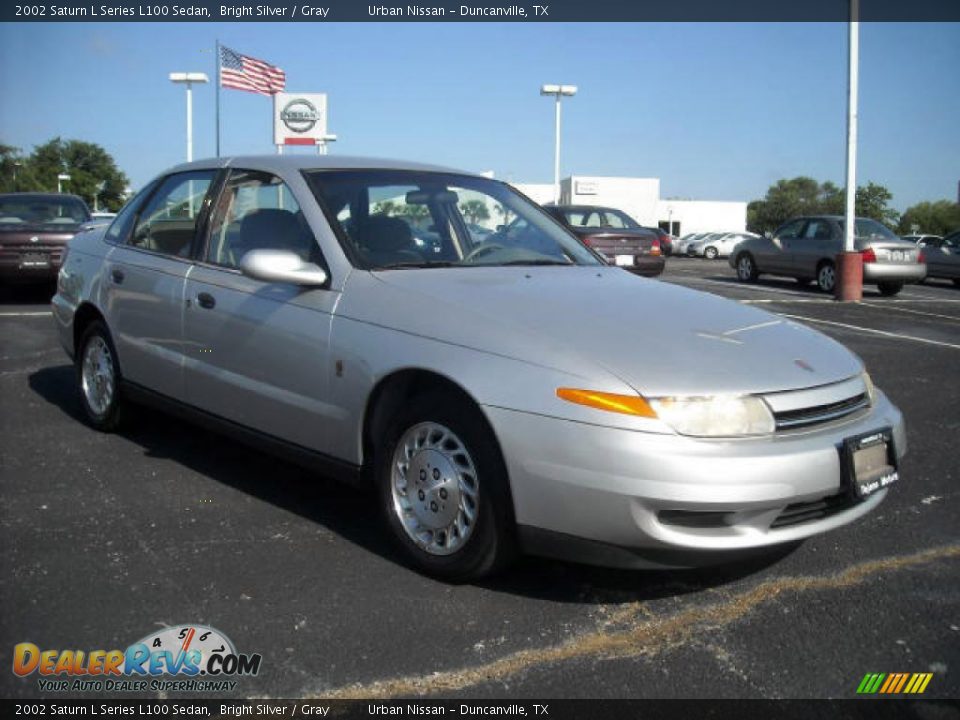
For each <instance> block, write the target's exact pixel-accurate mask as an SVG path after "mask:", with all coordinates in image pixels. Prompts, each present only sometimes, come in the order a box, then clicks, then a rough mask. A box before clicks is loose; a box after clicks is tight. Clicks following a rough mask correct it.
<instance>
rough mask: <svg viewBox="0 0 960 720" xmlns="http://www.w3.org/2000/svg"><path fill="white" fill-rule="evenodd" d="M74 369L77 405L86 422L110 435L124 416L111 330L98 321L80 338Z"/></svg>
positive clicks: (118, 368)
mask: <svg viewBox="0 0 960 720" xmlns="http://www.w3.org/2000/svg"><path fill="white" fill-rule="evenodd" d="M76 366H77V385H78V386H79V388H80V403H81V404H82V405H83V410H84V412H85V413H86V415H87V419H88V420H89V421H90V424H91V425H93V427H95V428H96V429H97V430H100V431H101V432H113V431H114V430H116V429H117V428H118V427H119V426H120V423H121V421H122V420H123V415H124V401H123V395H122V392H121V389H120V382H121V376H120V364H119V362H118V361H117V350H116V348H115V347H114V345H113V339H112V338H111V337H110V331H109V330H107V326H106V325H104V324H103V323H102V322H100V321H99V320H98V321H96V322H93V323H91V324H90V326H89V327H88V328H87V329H86V330H85V331H84V333H83V336H82V337H81V338H80V344H79V347H78V352H77V362H76Z"/></svg>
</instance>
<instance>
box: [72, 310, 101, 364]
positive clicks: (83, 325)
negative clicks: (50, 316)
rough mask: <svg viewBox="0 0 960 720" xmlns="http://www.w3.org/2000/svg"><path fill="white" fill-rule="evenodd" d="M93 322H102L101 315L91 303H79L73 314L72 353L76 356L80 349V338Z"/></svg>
mask: <svg viewBox="0 0 960 720" xmlns="http://www.w3.org/2000/svg"><path fill="white" fill-rule="evenodd" d="M95 320H103V315H102V314H101V313H100V311H99V310H97V308H96V307H94V306H93V305H92V304H91V303H81V305H80V307H78V308H77V310H76V312H75V313H74V314H73V352H74V354H76V353H77V352H79V350H80V348H79V347H78V346H79V345H80V338H82V337H83V333H85V332H86V331H87V328H88V327H90V323H92V322H94V321H95Z"/></svg>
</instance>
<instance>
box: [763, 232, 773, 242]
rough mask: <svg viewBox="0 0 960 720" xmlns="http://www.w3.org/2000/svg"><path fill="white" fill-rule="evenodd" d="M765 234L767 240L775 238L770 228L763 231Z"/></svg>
mask: <svg viewBox="0 0 960 720" xmlns="http://www.w3.org/2000/svg"><path fill="white" fill-rule="evenodd" d="M763 236H764V237H765V238H766V239H767V240H773V233H772V232H770V231H769V230H764V231H763Z"/></svg>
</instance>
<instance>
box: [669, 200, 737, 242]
mask: <svg viewBox="0 0 960 720" xmlns="http://www.w3.org/2000/svg"><path fill="white" fill-rule="evenodd" d="M667 222H671V223H673V225H672V226H671V227H676V226H677V225H678V224H679V229H678V233H679V234H680V235H686V234H687V233H696V232H743V231H745V230H746V229H747V203H745V202H723V201H712V200H661V201H660V202H659V203H658V205H657V223H667Z"/></svg>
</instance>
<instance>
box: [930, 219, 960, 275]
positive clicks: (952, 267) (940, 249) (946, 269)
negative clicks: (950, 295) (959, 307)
mask: <svg viewBox="0 0 960 720" xmlns="http://www.w3.org/2000/svg"><path fill="white" fill-rule="evenodd" d="M928 237H929V236H928ZM923 253H924V255H925V256H926V260H927V277H931V278H944V279H947V280H953V282H954V284H956V285H958V286H960V230H956V231H955V232H952V233H950V234H949V235H947V236H946V237H944V238H938V239H936V240H933V241H930V242H927V243H926V244H925V246H924V248H923Z"/></svg>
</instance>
